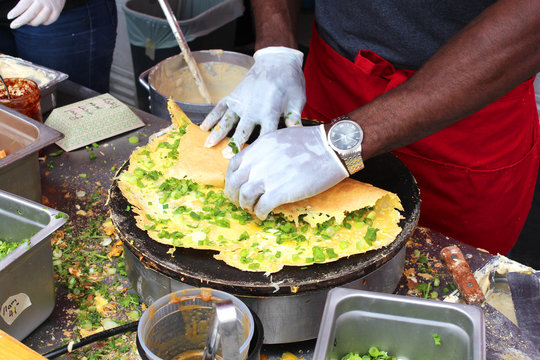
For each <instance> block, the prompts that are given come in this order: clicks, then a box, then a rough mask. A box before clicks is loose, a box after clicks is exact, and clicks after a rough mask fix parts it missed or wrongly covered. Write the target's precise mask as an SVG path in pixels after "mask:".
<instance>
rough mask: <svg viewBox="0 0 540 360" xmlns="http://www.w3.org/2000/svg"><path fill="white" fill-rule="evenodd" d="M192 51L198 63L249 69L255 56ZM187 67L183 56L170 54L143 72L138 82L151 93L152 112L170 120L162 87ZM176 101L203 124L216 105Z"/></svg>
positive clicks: (193, 118)
mask: <svg viewBox="0 0 540 360" xmlns="http://www.w3.org/2000/svg"><path fill="white" fill-rule="evenodd" d="M191 54H192V55H193V58H194V59H195V61H197V63H205V62H224V63H229V64H234V65H239V66H242V67H245V68H247V69H249V68H250V67H251V65H253V62H254V60H253V57H251V56H248V55H245V54H241V53H237V52H233V51H223V50H202V51H193V52H192V53H191ZM186 66H187V65H186V62H185V61H184V57H183V55H182V54H179V55H175V56H171V57H169V58H167V59H165V60H163V61H161V62H159V63H158V64H157V65H155V66H153V67H151V68H150V69H148V70H146V71H144V72H143V73H141V75H140V76H139V82H140V83H141V85H142V86H143V87H144V88H145V89H146V90H148V92H149V99H150V112H151V113H152V114H154V115H156V116H158V117H160V118H163V119H169V111H168V110H167V100H168V97H167V96H165V95H163V90H162V89H163V87H164V86H165V84H170V83H171V82H172V81H173V80H174V79H173V75H174V74H175V73H176V72H177V71H179V70H180V69H182V68H184V67H186ZM174 101H175V102H176V103H177V104H178V106H180V108H181V109H182V110H183V111H184V112H185V113H186V115H187V116H188V118H189V119H190V120H191V121H192V122H194V123H195V124H200V123H201V122H202V121H203V120H204V118H205V117H206V115H207V114H208V113H209V112H210V111H211V110H212V109H213V108H214V106H215V104H210V105H204V104H190V103H186V102H182V101H179V100H174Z"/></svg>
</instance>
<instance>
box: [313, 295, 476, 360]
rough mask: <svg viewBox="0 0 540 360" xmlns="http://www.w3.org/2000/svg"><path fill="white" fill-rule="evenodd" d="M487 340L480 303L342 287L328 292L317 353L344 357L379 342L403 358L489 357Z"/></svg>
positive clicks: (455, 359) (380, 346) (452, 359)
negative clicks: (478, 306) (452, 301)
mask: <svg viewBox="0 0 540 360" xmlns="http://www.w3.org/2000/svg"><path fill="white" fill-rule="evenodd" d="M434 335H435V336H436V337H438V338H439V339H440V343H441V344H440V345H437V344H436V343H435V340H434ZM485 344H486V341H485V328H484V319H483V314H482V312H481V310H480V309H478V308H476V307H474V306H471V305H463V304H452V303H446V302H441V301H435V300H426V299H419V298H414V297H410V296H401V295H390V294H381V293H376V292H368V291H362V290H351V289H344V288H336V289H332V290H330V291H329V292H328V297H327V300H326V304H325V308H324V313H323V318H322V322H321V326H320V328H319V336H318V338H317V343H316V345H315V351H314V356H313V358H314V359H318V360H323V359H328V360H330V359H332V360H334V359H337V360H339V359H341V358H342V357H343V356H345V355H346V354H348V353H349V352H356V353H359V354H361V355H362V354H365V353H367V352H368V349H369V348H370V347H371V346H376V347H377V348H378V349H379V350H384V351H386V352H387V353H388V354H389V355H392V356H396V357H397V359H398V360H399V359H402V360H404V359H445V360H481V359H482V360H483V359H485Z"/></svg>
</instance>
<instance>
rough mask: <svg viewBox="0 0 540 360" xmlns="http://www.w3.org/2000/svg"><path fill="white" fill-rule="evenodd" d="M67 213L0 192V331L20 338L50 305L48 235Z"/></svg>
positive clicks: (51, 279) (51, 282)
mask: <svg viewBox="0 0 540 360" xmlns="http://www.w3.org/2000/svg"><path fill="white" fill-rule="evenodd" d="M66 220H67V215H66V214H64V213H62V212H59V211H56V210H54V209H51V208H48V207H45V206H43V205H42V204H38V203H36V202H33V201H30V200H28V199H25V198H22V197H20V196H17V195H14V194H11V193H8V192H6V191H3V190H0V286H1V288H2V290H1V291H0V329H1V330H3V331H5V332H7V333H8V334H10V335H11V336H13V337H14V338H16V339H18V340H22V339H23V338H24V337H26V336H27V335H28V334H30V333H31V332H32V331H33V330H34V329H35V328H37V327H38V326H39V325H40V324H41V323H42V322H43V321H44V320H45V319H47V317H49V315H50V314H51V312H52V310H53V308H54V302H55V301H54V300H55V294H54V276H53V265H52V249H51V237H52V235H53V232H54V231H56V230H57V229H58V228H60V227H61V226H62V225H63V224H64V223H65V222H66Z"/></svg>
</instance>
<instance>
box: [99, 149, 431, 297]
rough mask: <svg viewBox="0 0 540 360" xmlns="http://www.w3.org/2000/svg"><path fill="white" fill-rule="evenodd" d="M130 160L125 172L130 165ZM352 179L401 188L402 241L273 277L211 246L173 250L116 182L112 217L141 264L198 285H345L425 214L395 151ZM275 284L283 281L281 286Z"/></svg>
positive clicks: (254, 292) (390, 250) (296, 288)
mask: <svg viewBox="0 0 540 360" xmlns="http://www.w3.org/2000/svg"><path fill="white" fill-rule="evenodd" d="M127 166H128V163H125V164H124V165H123V166H122V168H121V169H120V171H124V170H125V169H127ZM352 178H354V179H356V180H359V181H363V182H366V183H369V184H373V185H374V186H377V187H380V188H382V189H385V190H388V191H391V192H394V193H396V194H397V195H398V196H399V198H400V199H401V202H402V205H403V208H404V211H403V213H402V215H403V217H404V218H403V219H402V220H401V221H400V223H399V226H400V227H401V228H402V230H401V232H400V233H399V235H398V236H397V238H396V240H395V241H394V242H393V243H392V244H390V245H389V246H387V247H385V248H382V249H377V250H372V251H369V252H367V253H363V254H358V255H354V256H350V257H348V258H342V259H339V260H337V261H334V262H330V263H325V264H312V265H309V266H305V267H300V266H286V267H284V268H283V269H282V270H280V271H279V272H276V273H273V274H272V277H271V278H270V277H269V276H265V275H264V273H262V272H246V271H241V270H239V269H236V268H233V267H231V266H228V265H227V264H225V263H224V262H222V261H219V260H216V259H214V258H213V255H214V254H215V253H216V252H215V251H211V250H197V249H188V248H177V249H176V251H175V252H174V255H173V256H171V255H170V254H167V251H168V250H169V249H170V246H168V245H164V244H161V243H158V242H156V241H154V240H152V239H151V238H150V237H149V236H148V234H147V233H146V231H143V230H141V229H139V228H138V227H137V226H136V221H135V218H134V215H135V214H134V213H133V212H131V211H129V210H127V209H129V204H128V202H127V200H126V199H125V198H124V196H123V195H122V193H121V191H120V189H119V188H118V184H117V181H116V180H115V181H113V183H112V186H111V189H110V194H109V196H110V198H109V207H110V212H111V218H112V221H113V223H114V225H115V227H116V230H117V233H118V235H119V237H120V239H121V240H122V241H123V243H124V246H125V247H126V248H127V249H128V250H129V251H131V252H132V253H133V254H134V255H135V256H137V258H139V260H140V261H141V263H142V264H143V265H144V266H146V267H148V268H151V269H154V270H156V271H158V272H160V273H162V274H164V275H167V276H169V277H170V278H173V279H175V280H177V281H180V282H183V283H185V284H187V285H191V286H195V287H201V286H206V287H211V288H214V289H218V290H222V291H226V292H230V293H234V294H236V295H244V296H280V295H291V293H301V292H307V291H317V290H321V289H326V288H332V287H336V286H341V285H345V284H347V283H350V282H352V281H354V280H357V279H359V278H361V277H363V276H365V275H367V274H369V273H371V272H372V271H374V270H376V269H378V268H379V267H381V266H382V265H383V264H385V263H386V262H387V261H388V260H390V259H391V258H392V257H393V256H394V255H396V254H397V253H398V252H399V251H400V250H401V249H402V248H403V246H405V244H406V242H407V240H408V239H409V237H410V235H411V233H412V231H413V230H414V228H415V227H416V225H417V223H418V217H419V215H420V193H419V190H418V186H417V184H416V181H415V179H414V177H413V176H412V174H411V173H410V171H409V170H408V169H407V167H406V166H405V165H404V164H403V163H402V162H401V161H400V160H399V159H398V158H397V157H396V156H394V155H393V154H391V153H388V154H383V155H380V156H377V157H375V158H372V159H369V160H368V161H366V164H365V168H364V170H362V171H360V172H358V173H356V174H354V175H353V176H352ZM273 283H279V289H278V290H277V291H276V288H275V286H274V285H273Z"/></svg>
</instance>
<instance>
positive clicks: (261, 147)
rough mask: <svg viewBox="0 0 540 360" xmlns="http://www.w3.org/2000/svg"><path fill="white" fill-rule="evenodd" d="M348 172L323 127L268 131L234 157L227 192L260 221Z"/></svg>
mask: <svg viewBox="0 0 540 360" xmlns="http://www.w3.org/2000/svg"><path fill="white" fill-rule="evenodd" d="M348 176H349V173H348V172H347V169H346V168H345V166H344V165H343V164H342V163H341V161H340V160H339V158H338V157H337V154H336V153H335V152H334V150H332V149H331V148H330V146H329V145H328V142H327V139H326V133H325V131H324V127H323V125H320V126H306V127H291V128H286V129H280V130H277V131H273V132H271V133H267V134H265V135H263V136H261V137H259V138H258V139H257V140H256V141H255V142H254V143H253V144H251V145H249V146H248V147H247V148H245V149H244V150H242V151H241V152H239V153H238V154H237V155H235V156H234V157H233V158H232V159H231V161H230V162H229V167H228V168H227V173H226V175H225V195H226V196H227V197H228V198H229V199H231V200H232V201H233V202H235V203H236V204H239V205H240V206H241V207H242V208H244V209H247V210H250V211H252V212H255V215H257V217H258V218H260V219H265V218H266V217H267V216H268V213H269V212H270V211H272V210H273V209H275V208H276V207H278V206H279V205H281V204H285V203H289V202H294V201H297V200H301V199H305V198H308V197H311V196H313V195H316V194H318V193H321V192H323V191H325V190H326V189H329V188H330V187H332V186H334V185H335V184H337V183H338V182H340V181H341V180H343V179H345V178H346V177H348Z"/></svg>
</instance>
